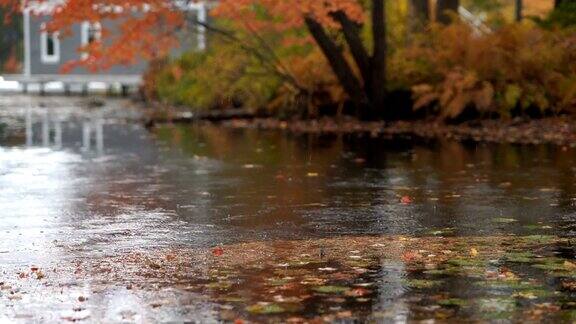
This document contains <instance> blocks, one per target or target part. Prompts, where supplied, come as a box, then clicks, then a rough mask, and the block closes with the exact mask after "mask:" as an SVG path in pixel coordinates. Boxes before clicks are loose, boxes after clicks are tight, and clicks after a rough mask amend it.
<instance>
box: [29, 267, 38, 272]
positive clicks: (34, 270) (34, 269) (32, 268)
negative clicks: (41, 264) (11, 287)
mask: <svg viewBox="0 0 576 324" xmlns="http://www.w3.org/2000/svg"><path fill="white" fill-rule="evenodd" d="M30 271H32V272H36V271H38V267H34V266H32V267H30Z"/></svg>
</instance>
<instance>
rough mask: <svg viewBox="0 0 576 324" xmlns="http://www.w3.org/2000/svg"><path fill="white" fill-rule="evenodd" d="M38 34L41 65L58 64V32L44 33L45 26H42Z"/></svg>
mask: <svg viewBox="0 0 576 324" xmlns="http://www.w3.org/2000/svg"><path fill="white" fill-rule="evenodd" d="M41 29H42V31H41V34H40V51H41V56H42V63H58V62H60V37H59V33H58V32H54V33H52V32H48V31H46V25H45V24H42V26H41Z"/></svg>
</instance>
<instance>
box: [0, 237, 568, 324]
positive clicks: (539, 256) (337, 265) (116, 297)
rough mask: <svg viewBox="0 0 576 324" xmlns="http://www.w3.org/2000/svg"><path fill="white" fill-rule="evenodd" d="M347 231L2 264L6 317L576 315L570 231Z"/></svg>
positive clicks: (0, 308)
mask: <svg viewBox="0 0 576 324" xmlns="http://www.w3.org/2000/svg"><path fill="white" fill-rule="evenodd" d="M435 234H436V235H434V236H428V237H404V236H378V237H343V238H333V239H318V240H309V241H274V242H249V243H241V244H234V245H226V246H219V247H213V248H207V249H171V250H157V251H126V252H125V253H122V254H118V255H112V256H101V257H95V258H89V259H78V260H71V261H67V262H61V263H51V264H39V265H31V266H30V267H28V268H18V269H16V268H14V267H11V266H10V265H3V266H2V272H0V273H1V275H0V314H1V315H0V318H2V317H1V316H5V317H6V318H8V319H11V320H15V319H16V320H18V319H19V320H23V321H27V320H32V319H34V320H38V319H41V320H60V321H61V320H70V321H81V320H87V321H94V320H113V321H123V320H124V321H138V320H154V321H156V320H176V321H178V320H203V321H218V320H225V321H237V322H241V321H245V322H260V321H272V322H292V323H301V322H325V321H334V320H338V319H343V320H344V319H345V320H348V319H357V320H363V321H364V320H372V321H382V320H386V319H388V320H391V319H396V320H426V319H440V320H446V319H450V320H459V319H460V320H462V319H467V320H470V319H472V320H495V319H507V320H514V321H526V320H533V321H540V320H554V321H560V322H571V321H573V320H575V319H576V299H575V297H576V262H575V260H574V248H573V245H572V242H571V241H570V240H569V239H566V238H559V237H556V236H547V235H530V236H493V237H464V238H452V237H442V236H441V235H442V231H439V232H438V233H435Z"/></svg>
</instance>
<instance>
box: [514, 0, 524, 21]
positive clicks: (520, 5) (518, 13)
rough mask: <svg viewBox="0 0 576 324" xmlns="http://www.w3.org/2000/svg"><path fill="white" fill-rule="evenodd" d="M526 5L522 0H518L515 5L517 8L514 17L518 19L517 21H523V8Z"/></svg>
mask: <svg viewBox="0 0 576 324" xmlns="http://www.w3.org/2000/svg"><path fill="white" fill-rule="evenodd" d="M523 7H524V5H523V3H522V0H516V5H515V10H514V18H515V19H516V21H517V22H519V21H522V18H523V14H522V11H523V9H524V8H523Z"/></svg>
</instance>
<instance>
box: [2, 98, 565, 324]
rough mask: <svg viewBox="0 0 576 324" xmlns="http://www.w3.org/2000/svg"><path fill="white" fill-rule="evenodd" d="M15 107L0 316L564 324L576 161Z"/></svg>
mask: <svg viewBox="0 0 576 324" xmlns="http://www.w3.org/2000/svg"><path fill="white" fill-rule="evenodd" d="M10 100H12V101H10ZM10 100H9V99H7V98H0V102H2V103H3V105H2V108H0V233H2V240H0V265H1V267H2V269H1V271H2V272H0V282H1V283H2V285H0V319H4V318H7V319H9V320H14V319H20V320H23V321H36V320H38V321H48V322H50V321H52V322H58V321H61V320H63V319H67V320H82V319H86V320H87V321H110V322H114V321H136V322H137V321H140V320H142V321H185V320H196V321H205V322H213V321H217V320H230V321H233V320H235V319H238V318H243V319H252V320H256V321H266V320H278V321H287V320H288V319H291V320H292V321H293V322H298V321H301V320H302V319H303V318H304V319H314V318H316V319H320V320H326V321H334V320H344V321H346V320H349V319H357V320H374V321H382V320H385V321H400V322H404V321H411V320H426V319H436V320H443V319H451V320H458V319H465V318H475V319H478V320H494V319H498V318H514V319H518V320H524V319H529V320H541V319H547V320H566V321H568V320H569V319H570V318H571V316H573V315H574V314H575V313H574V311H575V309H576V305H575V304H573V300H574V297H575V295H574V294H575V290H576V286H575V284H574V278H575V276H576V275H575V274H574V269H573V268H574V267H576V266H575V263H574V247H573V242H572V240H573V237H574V233H575V230H576V220H575V214H574V203H575V201H576V200H575V199H576V181H575V180H576V155H575V154H574V152H575V150H574V149H572V148H561V147H554V146H544V145H542V146H521V145H506V144H490V145H488V144H475V143H458V142H452V141H426V142H422V141H419V140H417V139H406V140H397V141H390V140H388V139H385V138H371V137H363V136H360V135H346V136H344V135H332V136H320V135H306V136H304V135H290V134H285V133H283V132H274V131H259V130H256V129H248V130H234V129H223V128H220V127H217V126H213V125H195V126H188V125H187V126H177V125H165V126H158V127H157V128H154V129H152V130H147V129H146V128H145V127H143V125H141V124H140V123H139V122H138V119H139V117H138V114H137V113H135V112H134V111H133V110H132V109H130V108H129V107H125V106H126V103H125V102H120V101H118V102H117V101H110V102H108V103H107V105H106V106H105V107H102V108H98V109H89V108H86V106H85V105H84V104H82V103H77V102H74V101H73V100H71V99H61V98H43V99H37V100H39V101H42V102H35V101H34V100H33V99H31V98H26V103H25V104H24V103H23V102H24V101H23V98H14V99H10ZM19 100H20V101H19ZM43 100H45V101H46V102H43ZM296 239H297V240H298V241H296ZM214 246H222V247H223V250H224V252H223V255H222V256H221V257H216V256H214V255H213V253H212V248H213V247H214ZM226 260H228V261H226ZM227 262H228V263H227ZM36 267H39V268H40V271H41V272H42V276H40V277H42V278H40V279H38V272H37V270H36V271H33V270H32V269H33V268H36ZM21 273H26V275H25V276H24V277H22V278H21V277H20V275H21ZM80 297H83V298H86V299H85V300H80V299H79V298H80ZM485 314H495V315H494V316H496V317H494V318H486V317H485Z"/></svg>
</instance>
